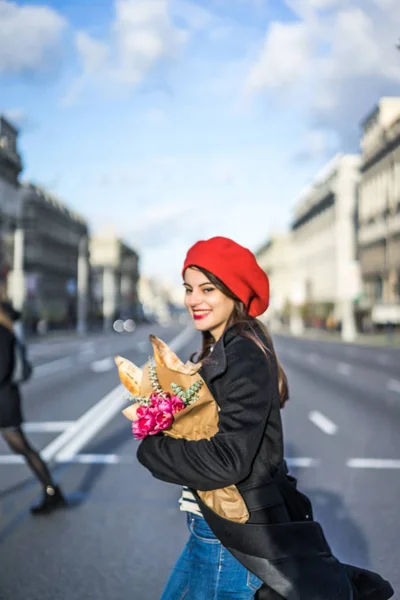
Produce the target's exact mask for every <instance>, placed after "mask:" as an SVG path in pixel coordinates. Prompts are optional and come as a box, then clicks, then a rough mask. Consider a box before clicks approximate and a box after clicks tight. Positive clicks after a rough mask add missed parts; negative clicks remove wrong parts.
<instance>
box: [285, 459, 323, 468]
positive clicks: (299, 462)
mask: <svg viewBox="0 0 400 600" xmlns="http://www.w3.org/2000/svg"><path fill="white" fill-rule="evenodd" d="M285 460H286V463H287V465H288V467H302V468H308V467H317V466H318V465H319V463H320V461H319V460H317V459H315V458H307V457H296V458H286V459H285Z"/></svg>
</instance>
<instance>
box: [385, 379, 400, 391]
mask: <svg viewBox="0 0 400 600" xmlns="http://www.w3.org/2000/svg"><path fill="white" fill-rule="evenodd" d="M386 387H387V389H388V390H390V391H391V392H397V393H398V394H400V381H398V380H397V379H389V381H388V382H387V384H386Z"/></svg>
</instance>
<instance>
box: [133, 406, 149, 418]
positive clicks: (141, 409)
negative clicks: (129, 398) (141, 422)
mask: <svg viewBox="0 0 400 600" xmlns="http://www.w3.org/2000/svg"><path fill="white" fill-rule="evenodd" d="M147 412H148V408H147V406H139V408H138V409H137V411H136V416H137V417H138V418H140V417H145V416H146V415H147Z"/></svg>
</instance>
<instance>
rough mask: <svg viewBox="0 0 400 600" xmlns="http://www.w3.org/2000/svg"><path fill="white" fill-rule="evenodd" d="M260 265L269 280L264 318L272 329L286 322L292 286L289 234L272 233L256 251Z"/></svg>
mask: <svg viewBox="0 0 400 600" xmlns="http://www.w3.org/2000/svg"><path fill="white" fill-rule="evenodd" d="M256 257H257V261H258V263H259V265H260V267H261V268H262V269H263V270H264V271H265V272H266V273H267V275H268V278H269V281H270V305H269V308H268V311H267V312H266V313H265V319H266V320H267V321H268V324H269V325H270V326H271V328H272V329H278V328H279V326H280V325H281V324H288V323H289V319H290V299H291V288H292V279H291V278H292V246H291V234H290V233H289V232H287V233H279V234H278V233H276V234H272V235H271V237H270V238H269V240H268V241H267V243H266V244H265V245H264V246H262V247H261V248H260V249H259V250H258V251H257V252H256Z"/></svg>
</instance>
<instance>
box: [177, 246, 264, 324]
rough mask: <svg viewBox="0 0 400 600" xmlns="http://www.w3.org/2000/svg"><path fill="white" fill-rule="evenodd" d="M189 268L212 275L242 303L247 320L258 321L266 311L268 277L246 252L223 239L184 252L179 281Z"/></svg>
mask: <svg viewBox="0 0 400 600" xmlns="http://www.w3.org/2000/svg"><path fill="white" fill-rule="evenodd" d="M190 266H197V267H201V268H203V269H206V271H209V272H210V273H212V274H213V275H216V277H218V279H220V280H221V281H222V283H224V284H225V285H226V287H228V288H229V289H230V290H231V292H233V293H234V294H235V296H237V297H238V298H239V300H241V301H242V302H243V304H244V305H245V306H246V308H247V311H248V313H249V315H250V316H252V317H258V316H259V315H261V314H262V313H263V312H264V311H266V310H267V308H268V304H269V281H268V277H267V275H266V274H265V272H264V271H263V270H262V269H261V267H260V266H259V265H258V263H257V261H256V257H255V256H254V254H253V253H252V252H251V251H250V250H248V249H247V248H244V247H243V246H240V244H237V243H236V242H234V241H233V240H230V239H229V238H225V237H213V238H211V239H209V240H202V241H200V242H197V243H196V244H195V245H194V246H192V247H191V248H190V250H189V251H188V253H187V255H186V259H185V263H184V266H183V270H182V277H183V276H184V274H185V271H186V269H187V268H188V267H190Z"/></svg>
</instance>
